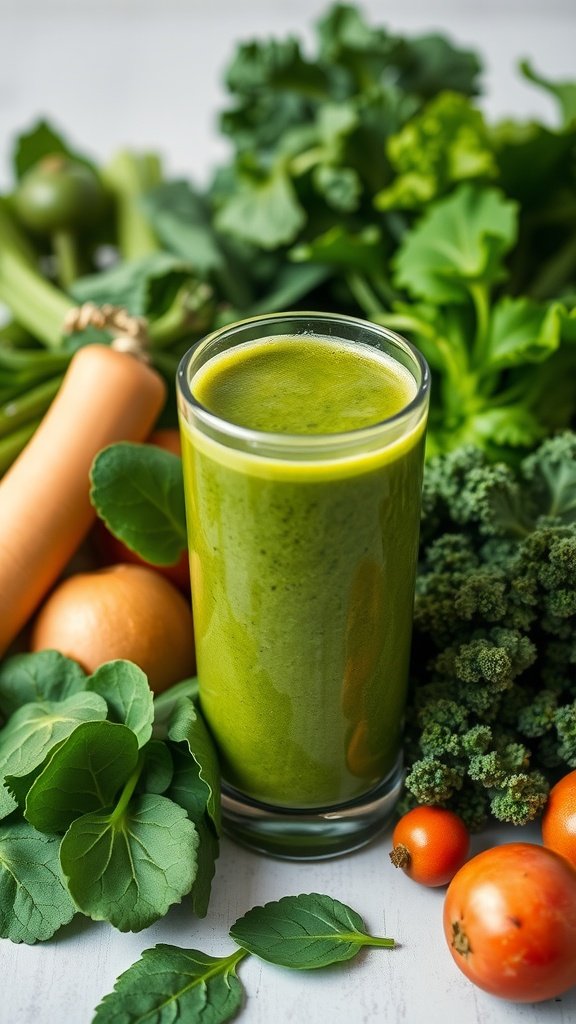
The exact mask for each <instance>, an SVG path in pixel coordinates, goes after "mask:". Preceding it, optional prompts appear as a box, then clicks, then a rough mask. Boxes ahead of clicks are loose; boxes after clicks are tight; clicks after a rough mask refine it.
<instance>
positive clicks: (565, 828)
mask: <svg viewBox="0 0 576 1024" xmlns="http://www.w3.org/2000/svg"><path fill="white" fill-rule="evenodd" d="M542 841H543V843H544V846H548V847H550V849H551V850H556V853H561V854H562V856H563V857H566V859H567V860H569V861H570V863H571V864H572V865H573V866H574V867H575V868H576V772H570V773H569V774H568V775H565V776H564V778H563V779H560V781H559V782H557V783H556V785H555V786H553V788H552V789H551V790H550V795H549V797H548V802H547V804H546V807H545V808H544V814H543V815H542Z"/></svg>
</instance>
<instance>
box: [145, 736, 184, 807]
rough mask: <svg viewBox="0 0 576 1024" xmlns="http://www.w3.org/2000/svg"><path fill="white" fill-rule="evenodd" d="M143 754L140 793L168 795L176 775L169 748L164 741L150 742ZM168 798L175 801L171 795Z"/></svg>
mask: <svg viewBox="0 0 576 1024" xmlns="http://www.w3.org/2000/svg"><path fill="white" fill-rule="evenodd" d="M142 754H143V758H144V761H143V765H142V771H141V772H140V778H139V779H138V792H140V793H166V790H167V789H168V787H169V785H170V783H171V782H172V777H173V775H174V764H173V761H172V756H171V754H170V751H169V750H168V747H167V746H166V744H165V743H163V742H162V740H150V742H149V743H147V744H146V746H145V747H144V748H143V750H142ZM167 796H168V797H169V799H173V797H172V796H171V794H167ZM175 803H179V801H178V800H176V801H175Z"/></svg>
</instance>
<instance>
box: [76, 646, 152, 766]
mask: <svg viewBox="0 0 576 1024" xmlns="http://www.w3.org/2000/svg"><path fill="white" fill-rule="evenodd" d="M86 685H87V688H88V690H90V691H91V692H92V693H98V694H100V696H101V697H103V698H104V700H105V701H106V703H107V704H108V708H109V711H110V713H111V714H110V717H111V718H112V720H113V721H114V722H119V723H120V724H121V725H126V726H128V728H129V729H131V730H132V732H133V733H134V734H135V736H136V738H137V740H138V746H139V747H142V746H143V745H144V744H145V743H147V742H148V740H149V739H150V736H151V735H152V721H153V719H154V703H153V702H154V695H153V693H152V691H151V689H150V687H149V685H148V680H147V678H146V675H145V673H144V672H143V671H142V669H141V668H138V666H137V665H134V664H133V663H132V662H131V661H122V660H117V661H108V662H106V663H105V664H104V665H101V666H100V668H98V669H96V671H95V672H94V674H93V675H91V676H90V678H89V679H88V681H87V684H86Z"/></svg>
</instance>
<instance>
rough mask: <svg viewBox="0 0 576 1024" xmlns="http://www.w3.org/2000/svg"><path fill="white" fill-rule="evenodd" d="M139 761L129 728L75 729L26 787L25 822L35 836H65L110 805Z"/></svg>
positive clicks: (106, 724) (87, 725)
mask: <svg viewBox="0 0 576 1024" xmlns="http://www.w3.org/2000/svg"><path fill="white" fill-rule="evenodd" d="M137 762H138V743H137V741H136V737H135V735H134V733H133V732H132V731H131V730H130V729H127V728H126V727H125V726H123V725H114V724H113V723H112V722H86V723H84V724H83V725H79V726H78V728H77V729H75V730H74V732H73V733H72V735H71V736H69V737H68V739H67V740H65V741H64V743H62V744H61V746H59V748H58V750H57V751H56V752H55V754H54V755H53V756H52V758H51V759H50V761H49V762H48V764H47V765H46V767H45V768H44V770H43V771H42V772H41V773H40V775H39V776H38V777H37V779H36V780H35V781H34V783H33V784H32V786H31V787H30V789H29V791H28V795H27V797H26V810H25V817H26V819H27V821H29V822H30V824H31V825H33V826H34V828H35V829H38V831H39V832H65V831H66V830H67V829H68V828H69V826H70V825H71V824H72V822H73V821H75V820H76V818H81V817H82V815H84V814H86V813H87V812H91V811H97V810H101V809H102V808H104V807H108V806H110V805H111V804H112V803H113V801H114V797H115V796H116V794H117V793H118V790H119V789H121V788H122V787H123V786H124V785H125V783H126V782H127V781H128V779H129V778H130V776H131V774H132V772H133V771H134V769H135V767H136V765H137Z"/></svg>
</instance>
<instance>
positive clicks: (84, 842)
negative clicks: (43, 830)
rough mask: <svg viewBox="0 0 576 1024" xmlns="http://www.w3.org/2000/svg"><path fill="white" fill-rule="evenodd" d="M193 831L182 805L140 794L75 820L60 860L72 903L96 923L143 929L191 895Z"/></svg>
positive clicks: (196, 836) (132, 929)
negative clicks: (125, 801) (106, 922)
mask: <svg viewBox="0 0 576 1024" xmlns="http://www.w3.org/2000/svg"><path fill="white" fill-rule="evenodd" d="M197 848H198V833H197V831H196V829H195V827H194V825H193V824H192V822H191V821H190V820H189V818H188V817H187V815H186V812H185V811H184V810H183V808H182V807H178V806H177V804H175V803H173V802H172V801H171V800H167V799H166V798H165V797H163V796H155V795H151V794H145V795H144V796H141V797H138V798H136V799H134V800H132V801H131V802H130V803H129V804H128V806H127V807H126V808H124V809H121V806H120V805H119V806H118V808H116V809H114V808H111V809H109V810H108V811H94V812H92V813H90V814H85V815H83V816H82V817H81V818H77V819H76V821H74V822H72V824H71V825H70V828H69V829H68V831H67V832H66V835H65V836H64V838H63V840H62V844H61V846H60V863H61V866H62V871H63V873H64V877H65V880H66V884H67V886H68V891H69V892H70V895H71V896H72V899H73V900H74V903H75V904H76V906H77V907H78V909H79V910H80V911H82V913H83V914H86V916H87V917H91V918H92V920H94V921H109V922H110V924H112V925H114V927H115V928H118V929H119V930H120V931H122V932H125V931H135V932H137V931H141V929H142V928H147V927H148V925H150V924H152V923H153V922H154V921H157V920H158V918H160V917H163V916H164V915H165V914H166V913H167V911H168V908H169V907H171V906H172V905H173V904H174V903H180V901H181V900H182V897H183V896H185V895H186V894H187V893H189V892H190V889H191V888H192V884H193V882H194V878H195V877H196V865H197V860H196V854H197Z"/></svg>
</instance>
